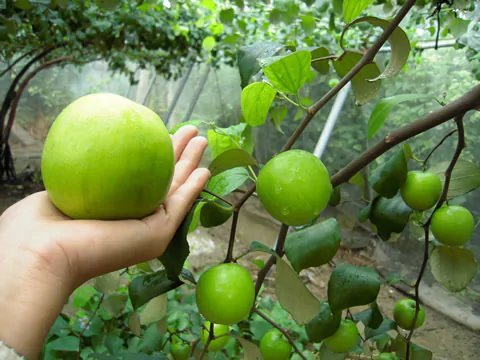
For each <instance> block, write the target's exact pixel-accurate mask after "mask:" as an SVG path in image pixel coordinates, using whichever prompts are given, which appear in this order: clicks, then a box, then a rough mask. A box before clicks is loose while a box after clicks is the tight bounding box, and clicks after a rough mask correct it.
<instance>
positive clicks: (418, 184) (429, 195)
mask: <svg viewBox="0 0 480 360" xmlns="http://www.w3.org/2000/svg"><path fill="white" fill-rule="evenodd" d="M400 193H401V195H402V198H403V201H405V203H406V204H407V205H408V206H410V207H411V208H412V209H414V210H420V211H423V210H427V209H430V208H431V207H432V206H433V205H435V204H436V202H437V201H438V198H439V197H440V194H441V193H442V181H441V180H440V178H439V177H438V175H437V174H434V173H432V172H427V171H426V172H422V171H410V172H409V173H408V174H407V179H406V180H405V184H403V186H402V188H401V189H400Z"/></svg>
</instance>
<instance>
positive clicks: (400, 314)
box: [393, 299, 425, 330]
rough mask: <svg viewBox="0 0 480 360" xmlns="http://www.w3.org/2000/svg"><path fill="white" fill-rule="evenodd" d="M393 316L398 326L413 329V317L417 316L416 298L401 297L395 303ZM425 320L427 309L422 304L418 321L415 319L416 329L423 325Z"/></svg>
mask: <svg viewBox="0 0 480 360" xmlns="http://www.w3.org/2000/svg"><path fill="white" fill-rule="evenodd" d="M393 318H394V320H395V322H396V323H397V325H398V326H400V327H401V328H402V329H405V330H411V329H412V325H413V319H414V318H415V300H413V299H400V300H398V301H397V302H396V303H395V306H394V308H393ZM424 322H425V309H424V308H423V306H422V305H420V310H419V312H418V316H417V321H415V329H416V328H418V327H420V326H422V325H423V323H424Z"/></svg>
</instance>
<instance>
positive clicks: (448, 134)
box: [423, 129, 457, 168]
mask: <svg viewBox="0 0 480 360" xmlns="http://www.w3.org/2000/svg"><path fill="white" fill-rule="evenodd" d="M456 132H457V130H456V129H453V130H451V131H449V132H448V133H447V134H446V135H445V136H444V137H443V138H442V140H440V141H439V143H438V144H437V145H435V146H434V147H433V149H432V150H431V151H430V152H429V153H428V155H427V157H426V158H425V160H423V167H424V168H426V167H427V164H428V160H429V159H430V157H431V156H432V155H433V153H434V152H435V151H436V150H437V149H438V148H439V147H440V146H442V144H443V143H444V142H445V140H447V139H448V138H449V137H450V136H452V135H453V134H455V133H456Z"/></svg>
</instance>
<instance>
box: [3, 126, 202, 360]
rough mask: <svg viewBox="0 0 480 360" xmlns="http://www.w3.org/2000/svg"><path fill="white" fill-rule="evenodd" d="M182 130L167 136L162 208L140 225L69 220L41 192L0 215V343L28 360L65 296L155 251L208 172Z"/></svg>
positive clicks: (198, 144)
mask: <svg viewBox="0 0 480 360" xmlns="http://www.w3.org/2000/svg"><path fill="white" fill-rule="evenodd" d="M197 133H198V131H197V129H196V128H194V127H193V126H185V127H182V128H181V129H180V130H178V131H177V133H176V134H175V135H173V136H172V140H173V146H174V150H175V161H176V164H175V172H174V176H173V181H172V186H171V188H170V191H169V194H168V196H167V199H166V200H165V202H164V204H163V205H162V206H161V207H160V208H159V209H158V210H157V211H156V212H155V213H154V214H152V215H150V216H147V217H146V218H144V219H141V220H119V221H100V220H71V219H70V218H68V217H66V216H65V215H63V214H62V213H61V212H59V211H58V210H57V209H56V208H55V207H54V206H53V205H52V203H51V202H50V201H49V199H48V195H47V193H46V192H39V193H36V194H33V195H30V196H28V197H27V198H25V199H23V200H21V201H19V202H18V203H16V204H14V205H12V206H11V207H10V208H8V209H7V210H6V211H5V212H4V213H3V214H2V216H1V217H0V254H1V258H0V312H1V317H0V318H1V322H0V340H3V341H4V342H5V343H6V344H7V345H9V346H10V347H13V348H14V349H15V350H17V351H18V352H19V353H20V354H22V355H24V356H27V357H28V358H35V357H36V356H37V355H38V353H39V352H40V349H41V346H42V343H43V341H44V338H45V336H46V335H47V333H48V330H49V328H50V326H51V325H52V323H53V321H54V320H55V318H56V316H57V315H58V313H59V312H60V311H61V308H62V306H63V304H64V303H65V302H66V300H67V299H68V296H69V295H70V294H71V292H72V291H73V290H74V289H75V288H76V287H78V286H79V285H80V284H82V283H83V282H85V281H86V280H88V279H90V278H92V277H95V276H98V275H100V274H104V273H107V272H110V271H113V270H117V269H121V268H124V267H127V266H130V265H133V264H137V263H139V262H142V261H146V260H150V259H153V258H155V257H158V256H160V255H162V254H163V252H164V251H165V249H166V247H167V246H168V243H169V242H170V240H171V239H172V237H173V235H174V234H175V231H176V229H177V228H178V227H179V226H180V224H181V222H182V220H183V219H184V217H185V216H186V214H187V213H188V211H189V210H190V208H191V206H192V204H193V202H194V201H195V199H196V198H197V196H198V194H199V193H200V192H201V190H202V189H203V187H204V186H205V184H206V182H207V180H208V178H209V176H210V174H209V172H208V170H207V169H202V168H198V165H199V162H200V159H201V157H202V154H203V152H204V150H205V148H206V146H207V142H206V139H205V138H203V137H198V136H196V135H197Z"/></svg>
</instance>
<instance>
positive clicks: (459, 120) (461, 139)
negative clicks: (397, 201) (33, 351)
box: [405, 113, 465, 360]
mask: <svg viewBox="0 0 480 360" xmlns="http://www.w3.org/2000/svg"><path fill="white" fill-rule="evenodd" d="M464 115H465V113H462V114H460V115H458V116H456V117H455V123H456V124H457V132H458V140H457V147H456V149H455V153H454V154H453V156H452V160H450V164H448V167H447V170H445V183H444V184H443V190H442V194H441V195H440V199H438V202H437V204H436V205H435V208H434V210H433V211H432V213H431V214H430V217H429V218H428V220H427V222H426V223H425V224H424V225H423V230H424V233H425V241H424V248H423V261H422V265H421V267H420V272H419V273H418V277H417V281H416V282H415V287H414V289H415V297H414V300H415V315H414V317H413V321H412V328H411V329H410V331H409V333H408V336H407V338H406V343H407V344H406V345H407V348H406V353H405V360H410V347H411V346H410V341H411V339H412V336H413V332H414V331H415V324H416V323H417V317H418V313H419V311H420V291H419V289H420V283H421V282H422V278H423V274H424V273H425V269H426V267H427V262H428V257H429V244H430V240H429V237H430V224H431V222H432V217H433V214H434V213H435V211H437V210H438V209H440V207H442V205H443V204H444V203H445V201H446V200H447V196H448V187H449V186H450V180H451V178H452V172H453V169H454V168H455V164H456V163H457V160H458V159H459V157H460V155H461V153H462V150H463V149H464V148H465V130H464V127H463V116H464Z"/></svg>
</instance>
